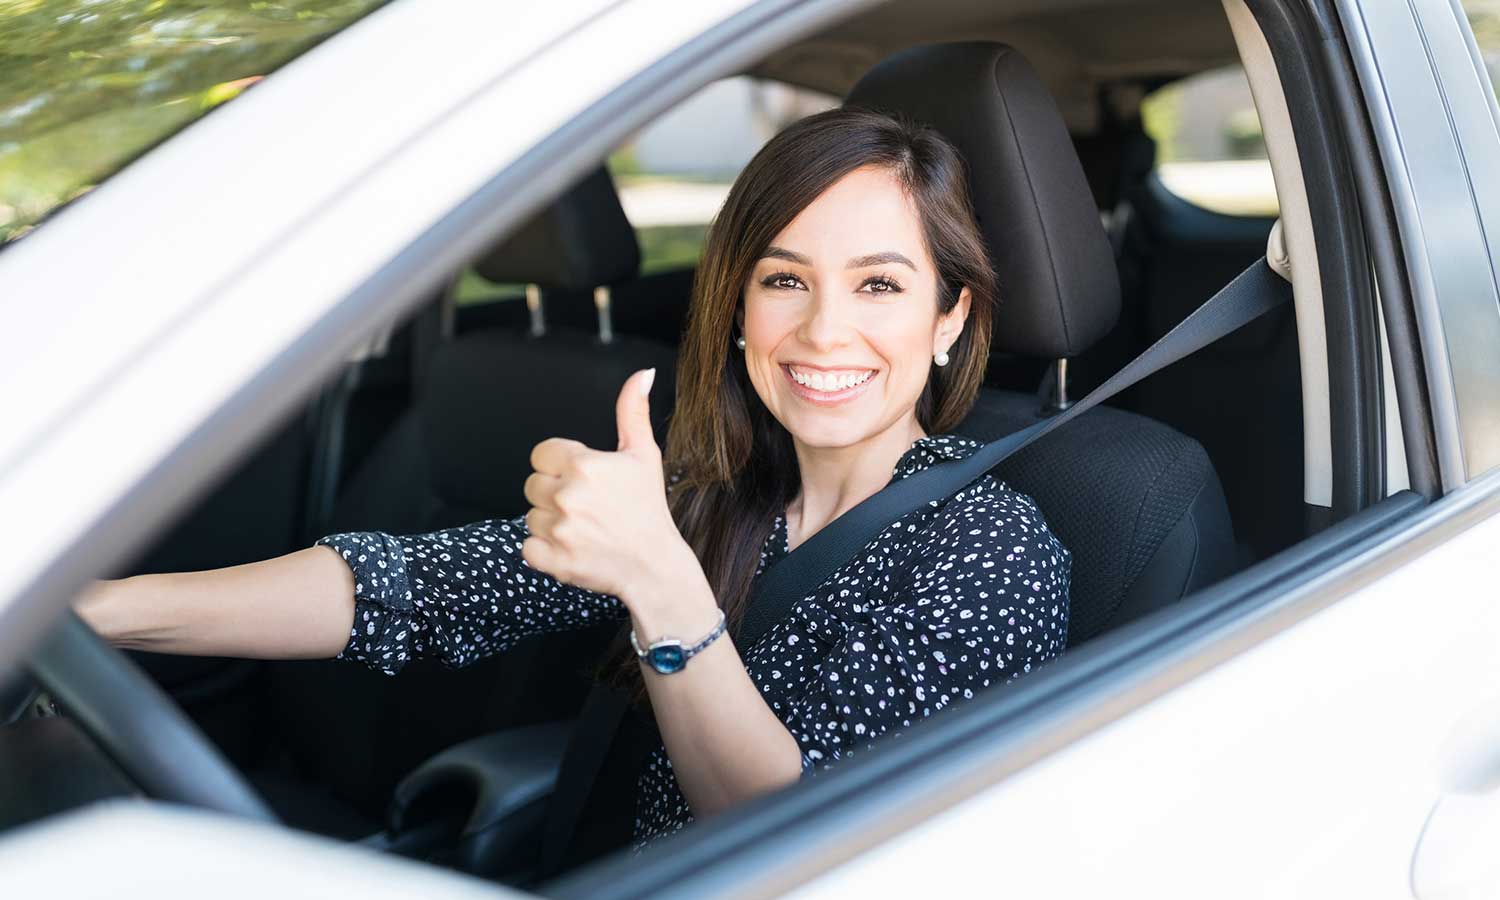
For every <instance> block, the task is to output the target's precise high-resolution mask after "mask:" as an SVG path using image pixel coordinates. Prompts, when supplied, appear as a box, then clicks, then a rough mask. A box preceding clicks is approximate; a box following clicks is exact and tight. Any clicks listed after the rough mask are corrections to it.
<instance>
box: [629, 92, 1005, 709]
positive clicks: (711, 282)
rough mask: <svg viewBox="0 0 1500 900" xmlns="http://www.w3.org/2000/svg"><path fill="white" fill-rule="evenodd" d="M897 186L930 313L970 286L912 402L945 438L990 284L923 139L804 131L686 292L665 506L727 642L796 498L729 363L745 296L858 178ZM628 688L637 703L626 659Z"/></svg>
mask: <svg viewBox="0 0 1500 900" xmlns="http://www.w3.org/2000/svg"><path fill="white" fill-rule="evenodd" d="M868 165H876V166H881V167H883V168H885V169H887V170H889V171H890V172H891V173H893V174H894V175H895V176H896V178H897V180H898V181H899V182H900V183H901V185H902V186H903V187H904V188H905V190H906V192H907V194H908V196H910V198H911V199H912V201H913V205H914V206H915V207H916V209H917V213H918V215H919V217H920V219H921V224H922V233H923V236H924V238H925V241H926V244H927V250H928V254H929V255H930V256H931V257H932V260H933V262H934V264H935V265H936V267H937V274H938V310H939V312H940V313H947V312H949V311H950V310H952V309H953V307H954V305H955V304H956V303H957V302H958V299H959V293H960V291H961V289H962V288H964V287H968V289H969V294H970V307H969V316H968V320H967V322H966V323H965V325H964V329H963V331H962V333H961V334H960V335H959V338H958V340H957V342H955V343H954V344H953V346H952V347H951V348H949V350H948V356H949V359H950V360H951V361H950V362H949V364H948V365H947V366H944V367H939V368H934V369H933V372H934V374H933V376H932V377H931V378H930V379H929V380H928V382H927V386H926V387H925V388H924V389H923V391H922V395H921V397H920V398H919V399H918V401H917V407H916V415H917V421H918V423H920V424H921V426H922V428H923V429H924V430H925V431H926V432H927V433H929V434H935V433H940V432H944V431H948V430H950V429H952V428H953V427H954V426H955V425H957V424H958V422H959V421H960V420H961V419H962V418H963V417H964V415H965V414H966V413H967V412H968V411H969V408H970V407H971V406H972V405H973V403H974V398H975V396H976V394H977V393H978V390H979V386H980V384H981V382H982V381H983V379H984V370H985V364H986V362H987V360H988V357H989V346H990V322H991V317H992V308H993V306H994V302H995V276H994V270H993V269H992V267H991V265H990V260H989V256H988V253H987V250H986V247H985V243H984V239H983V237H982V236H981V234H980V231H979V226H978V224H977V223H976V221H975V217H974V211H973V207H972V206H971V204H970V201H969V191H968V183H967V176H966V171H965V168H964V163H963V159H962V157H961V156H960V155H959V153H958V151H957V150H955V149H954V147H953V146H952V145H951V144H949V143H948V141H947V140H945V139H944V138H943V137H942V135H940V134H939V133H938V132H937V131H935V130H933V129H932V128H928V127H925V126H920V125H917V124H915V123H913V122H910V121H908V120H906V119H904V118H893V117H891V116H887V115H884V114H881V113H877V112H873V111H870V110H864V109H857V108H851V107H845V108H839V109H833V110H829V111H827V112H822V113H818V114H816V115H812V116H808V117H807V118H804V119H800V120H798V121H797V122H795V123H793V124H792V125H790V126H788V127H787V128H786V129H785V130H783V131H781V132H780V133H778V134H777V135H776V136H775V137H773V138H772V139H771V140H770V141H769V142H768V143H767V144H766V145H765V146H764V147H762V148H761V150H760V152H759V153H757V154H755V157H754V158H753V159H751V160H750V163H749V164H748V165H747V166H746V167H745V169H744V171H742V172H741V173H740V175H739V177H738V178H736V179H735V182H734V185H733V186H732V187H731V188H730V190H729V196H728V197H727V198H726V199H725V201H724V205H723V207H722V208H721V209H720V210H719V213H718V215H717V216H716V217H715V218H714V220H713V223H712V224H711V225H710V227H709V230H708V235H707V239H706V242H705V245H704V249H703V255H702V259H701V261H700V262H699V265H698V269H697V273H696V275H695V277H694V280H693V293H692V301H691V306H690V308H689V311H688V321H687V331H686V334H685V336H684V339H683V343H682V347H681V350H680V352H679V355H678V367H677V404H676V408H675V410H674V412H673V415H672V420H671V430H670V432H669V434H668V438H667V446H666V452H665V454H664V464H665V467H666V470H667V472H668V473H669V476H670V477H671V478H673V479H676V482H675V484H674V485H673V487H672V488H671V490H670V495H669V505H670V507H671V510H672V516H673V519H674V520H675V521H676V523H677V528H678V530H679V531H680V532H681V533H682V536H683V537H684V538H685V539H686V540H687V542H688V545H689V546H691V547H692V548H693V552H694V553H695V554H697V556H698V560H699V562H700V563H701V564H702V566H703V571H704V574H706V575H707V576H708V583H709V585H710V586H712V588H713V591H714V596H715V597H716V598H718V602H719V605H720V606H721V607H722V608H723V609H724V611H725V613H726V615H727V617H728V619H729V622H730V628H731V634H733V633H734V632H735V631H736V630H737V629H738V626H739V623H740V621H741V619H742V618H743V617H744V613H745V607H746V606H747V604H748V602H749V599H750V585H751V582H752V580H753V579H754V576H755V570H756V567H757V565H758V564H759V561H760V552H761V549H762V547H763V546H764V545H765V542H766V539H767V538H768V537H769V536H770V532H771V526H772V525H773V524H774V522H775V517H776V515H777V513H780V512H782V511H784V510H785V509H786V506H787V504H789V503H790V502H791V501H792V500H793V499H795V497H796V494H797V491H798V490H799V488H800V486H801V482H800V478H799V473H798V466H797V456H796V453H795V452H794V451H793V446H792V439H791V435H789V434H788V433H787V431H786V429H784V428H783V427H782V426H781V424H780V423H779V422H777V421H776V419H775V418H774V417H772V415H771V413H770V412H769V411H768V410H767V409H766V407H765V405H764V404H762V403H761V401H760V398H759V396H758V395H757V394H756V393H755V389H754V387H753V386H752V385H751V382H750V377H749V374H748V372H747V371H746V369H745V361H744V357H743V356H742V355H741V353H739V352H738V351H735V352H731V351H730V348H731V347H732V346H733V341H734V336H735V333H736V325H735V323H736V318H737V316H738V313H739V309H740V306H741V304H742V303H743V295H742V292H743V290H744V286H745V283H746V282H747V281H748V280H749V278H750V273H751V271H752V270H753V269H754V267H755V263H756V261H757V260H758V259H759V258H760V256H761V254H762V253H763V252H764V251H765V249H766V248H767V247H768V246H770V243H771V241H772V240H773V239H774V238H775V237H776V235H777V234H779V233H780V232H781V231H782V230H783V229H784V228H786V227H787V225H789V224H790V223H791V222H792V220H793V219H795V218H796V217H797V216H798V214H800V213H801V212H802V210H803V209H805V208H807V206H808V205H810V204H811V203H812V202H813V201H814V200H815V199H817V198H818V197H819V196H820V195H821V194H822V193H823V192H824V191H826V190H827V189H828V188H829V187H831V186H832V185H833V184H834V183H835V182H836V181H838V180H839V179H840V178H842V177H844V176H845V175H847V174H849V173H850V172H852V171H854V170H855V169H858V168H860V167H862V166H868ZM628 671H629V675H627V679H628V681H629V682H631V683H633V685H634V686H635V687H636V688H637V690H638V691H639V690H640V689H641V688H642V683H641V681H640V675H639V670H638V668H637V664H636V662H635V660H634V658H633V655H632V656H631V657H630V659H629V666H628Z"/></svg>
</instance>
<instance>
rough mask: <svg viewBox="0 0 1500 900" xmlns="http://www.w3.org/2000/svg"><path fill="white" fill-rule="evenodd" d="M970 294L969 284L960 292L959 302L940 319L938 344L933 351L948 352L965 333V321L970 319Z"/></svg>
mask: <svg viewBox="0 0 1500 900" xmlns="http://www.w3.org/2000/svg"><path fill="white" fill-rule="evenodd" d="M970 299H971V298H970V294H969V287H968V285H964V288H963V290H961V291H959V292H958V302H957V303H955V304H953V308H952V309H950V310H948V311H947V312H946V313H944V314H943V315H942V316H941V317H940V318H939V319H938V328H937V346H936V347H934V348H933V352H934V353H937V352H939V351H942V352H947V351H948V350H949V349H950V348H951V347H952V346H953V345H954V344H955V343H957V342H958V336H959V335H960V334H962V333H963V330H964V323H965V322H967V321H968V320H969V303H970Z"/></svg>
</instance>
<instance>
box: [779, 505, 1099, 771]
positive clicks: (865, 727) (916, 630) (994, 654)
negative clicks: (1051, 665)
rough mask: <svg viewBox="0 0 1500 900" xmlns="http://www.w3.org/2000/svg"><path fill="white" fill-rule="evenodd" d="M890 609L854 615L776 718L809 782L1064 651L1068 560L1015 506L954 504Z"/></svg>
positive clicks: (1032, 511) (1038, 523) (885, 605)
mask: <svg viewBox="0 0 1500 900" xmlns="http://www.w3.org/2000/svg"><path fill="white" fill-rule="evenodd" d="M926 530H927V531H929V532H930V533H929V534H928V535H925V536H924V537H925V538H927V539H926V540H924V541H922V542H920V543H921V546H922V547H923V548H924V549H923V550H922V551H921V552H920V553H917V554H915V555H914V557H913V559H912V560H911V562H910V565H909V566H905V567H903V571H902V572H901V573H900V574H898V575H895V576H893V584H892V589H891V591H890V592H889V599H888V600H887V601H885V602H882V603H879V604H877V605H875V606H873V607H870V608H868V609H865V610H863V611H860V612H857V613H856V614H855V617H854V621H853V622H852V623H850V624H849V627H848V628H847V630H846V631H845V632H844V633H843V634H842V635H840V636H838V637H837V638H835V639H834V641H833V644H832V646H831V647H829V649H828V650H827V653H826V656H825V657H824V659H823V661H822V663H821V665H820V666H819V670H818V674H817V677H816V678H815V679H813V681H812V684H811V686H810V687H809V688H808V689H807V690H806V691H805V692H803V693H802V694H801V695H800V696H797V697H795V698H792V699H791V700H790V701H789V702H788V703H786V704H785V705H784V706H783V708H782V709H781V710H779V712H780V714H781V718H782V721H783V722H785V723H786V725H787V727H788V729H789V730H790V731H791V733H792V735H793V736H794V737H795V738H796V739H797V743H798V745H799V746H800V748H801V750H802V769H803V774H804V775H807V774H810V773H812V772H814V771H815V770H816V769H818V768H820V767H821V766H823V765H826V764H827V763H830V762H833V761H835V760H837V759H839V758H841V757H843V756H845V755H848V754H849V753H851V752H852V751H855V750H857V749H859V748H862V747H864V746H866V745H868V744H869V743H870V742H872V741H874V740H875V739H877V738H880V737H881V736H882V735H885V734H890V733H899V732H900V731H902V730H903V729H905V728H907V727H908V726H910V725H911V724H912V723H913V722H914V721H916V720H918V719H921V718H925V717H926V716H929V715H931V714H932V713H934V712H937V711H938V710H940V709H943V708H945V707H947V706H949V705H951V704H953V703H956V702H958V701H961V700H967V699H969V698H972V697H973V696H974V695H975V694H976V693H977V692H979V691H981V690H983V689H985V688H987V687H990V686H991V685H995V684H1000V683H1003V682H1006V681H1009V680H1011V679H1013V678H1015V677H1017V676H1019V675H1023V674H1025V673H1027V672H1030V671H1032V670H1033V669H1035V668H1036V667H1037V666H1039V665H1040V664H1041V663H1042V662H1044V661H1046V660H1048V659H1051V658H1052V657H1054V656H1056V655H1057V654H1058V653H1060V652H1061V651H1062V649H1063V647H1064V645H1065V643H1066V640H1067V626H1068V586H1069V581H1070V579H1071V570H1072V554H1071V553H1070V552H1069V551H1068V550H1067V549H1066V548H1065V547H1064V546H1063V545H1062V543H1061V542H1060V541H1059V540H1058V539H1057V537H1056V536H1055V535H1053V534H1052V532H1051V531H1050V530H1048V528H1047V526H1046V523H1045V521H1044V520H1043V518H1042V516H1041V514H1040V512H1038V510H1037V508H1036V505H1035V503H1034V502H1033V501H1032V500H1031V498H1030V497H1028V496H1026V495H1025V494H1020V493H1017V492H1014V491H1009V490H1003V491H999V492H995V493H989V494H987V495H983V494H981V495H970V496H969V498H968V499H965V498H964V496H963V495H960V496H959V497H955V498H954V499H952V500H950V501H949V503H948V507H947V508H946V509H945V510H944V511H943V513H942V514H940V515H939V516H937V517H936V518H935V519H934V520H933V521H932V522H931V523H930V524H929V525H928V526H927V529H926Z"/></svg>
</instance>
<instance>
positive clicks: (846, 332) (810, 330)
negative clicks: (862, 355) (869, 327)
mask: <svg viewBox="0 0 1500 900" xmlns="http://www.w3.org/2000/svg"><path fill="white" fill-rule="evenodd" d="M840 301H841V298H839V297H830V296H828V295H826V294H814V295H813V298H812V302H811V303H809V304H808V306H807V317H806V318H804V319H803V320H802V325H801V327H799V328H798V329H797V337H798V338H800V339H801V340H802V342H803V343H804V344H807V345H808V346H809V347H811V348H812V349H814V350H819V351H825V350H832V349H835V348H838V347H842V346H843V345H845V344H847V343H849V337H850V332H851V327H852V326H851V323H850V321H849V309H848V308H847V307H848V304H847V303H843V302H840Z"/></svg>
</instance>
